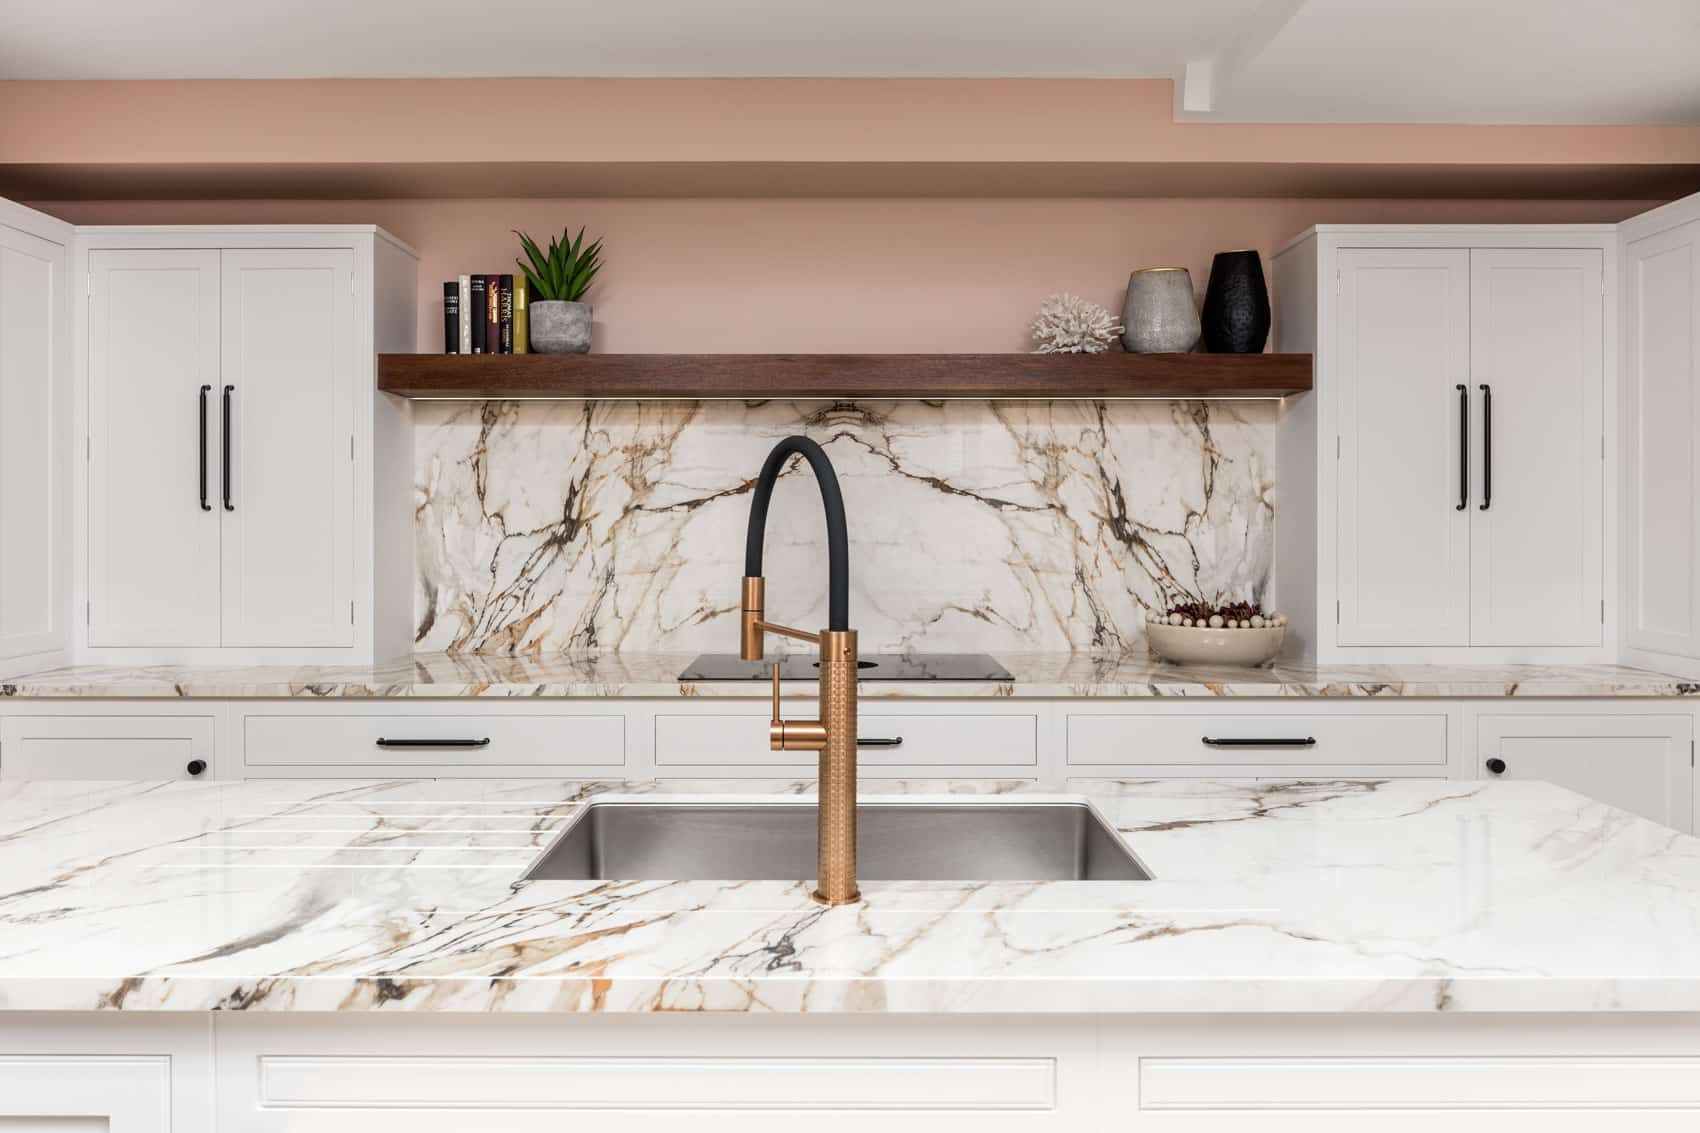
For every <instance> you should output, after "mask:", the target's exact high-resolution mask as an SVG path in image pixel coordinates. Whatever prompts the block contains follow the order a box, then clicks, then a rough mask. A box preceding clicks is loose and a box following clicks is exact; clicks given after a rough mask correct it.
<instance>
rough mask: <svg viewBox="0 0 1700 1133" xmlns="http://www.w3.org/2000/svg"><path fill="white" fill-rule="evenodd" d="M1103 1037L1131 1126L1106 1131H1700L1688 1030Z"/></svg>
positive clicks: (1616, 1020)
mask: <svg viewBox="0 0 1700 1133" xmlns="http://www.w3.org/2000/svg"><path fill="white" fill-rule="evenodd" d="M1231 1036H1232V1037H1231ZM1253 1036H1254V1037H1253ZM1103 1037H1104V1043H1103V1051H1102V1053H1103V1058H1104V1081H1105V1094H1104V1097H1103V1099H1102V1101H1103V1105H1104V1109H1105V1112H1106V1113H1118V1112H1119V1113H1120V1114H1121V1115H1122V1118H1121V1121H1120V1123H1119V1124H1110V1125H1106V1126H1104V1128H1120V1129H1126V1130H1131V1131H1140V1133H1252V1131H1256V1133H1313V1131H1316V1130H1326V1131H1329V1133H1334V1131H1339V1133H1345V1131H1347V1130H1353V1131H1357V1130H1376V1131H1378V1133H1379V1131H1381V1130H1389V1131H1394V1133H1418V1131H1421V1133H1431V1131H1432V1133H1451V1131H1460V1130H1465V1131H1471V1133H1473V1131H1475V1130H1478V1129H1480V1130H1495V1129H1516V1128H1525V1127H1527V1128H1538V1129H1541V1130H1551V1131H1555V1133H1597V1131H1599V1130H1604V1129H1611V1130H1625V1131H1645V1133H1675V1131H1677V1130H1689V1129H1693V1128H1696V1126H1697V1124H1700V1046H1697V1044H1696V1041H1695V1038H1694V1031H1693V1024H1692V1022H1691V1021H1690V1020H1689V1019H1687V1018H1685V1017H1682V1016H1672V1017H1669V1018H1657V1019H1652V1018H1649V1017H1646V1016H1640V1017H1636V1016H1618V1017H1612V1016H1610V1015H1599V1016H1579V1015H1541V1014H1535V1015H1528V1016H1521V1017H1519V1016H1497V1017H1496V1016H1481V1017H1443V1016H1421V1015H1418V1016H1403V1017H1400V1016H1397V1015H1391V1016H1389V1015H1377V1014H1373V1013H1372V1014H1367V1015H1349V1016H1332V1017H1315V1016H1307V1017H1298V1016H1264V1017H1260V1018H1249V1017H1245V1016H1239V1017H1235V1016H1215V1017H1201V1018H1194V1019H1170V1020H1164V1021H1161V1022H1158V1021H1155V1020H1149V1021H1148V1020H1140V1019H1126V1018H1124V1019H1119V1020H1111V1021H1107V1023H1106V1025H1105V1028H1104V1036H1103ZM1248 1037H1249V1041H1248Z"/></svg>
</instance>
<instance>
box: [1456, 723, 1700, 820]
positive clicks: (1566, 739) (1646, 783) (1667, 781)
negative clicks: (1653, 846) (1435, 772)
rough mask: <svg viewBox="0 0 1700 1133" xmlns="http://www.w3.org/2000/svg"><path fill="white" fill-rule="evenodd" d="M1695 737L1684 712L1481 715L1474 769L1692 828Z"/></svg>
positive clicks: (1479, 773)
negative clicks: (1547, 784) (1558, 788)
mask: <svg viewBox="0 0 1700 1133" xmlns="http://www.w3.org/2000/svg"><path fill="white" fill-rule="evenodd" d="M1693 740H1694V721H1693V719H1692V718H1691V717H1689V716H1676V715H1670V716H1564V715H1551V716H1533V715H1529V716H1525V715H1510V714H1506V715H1484V716H1481V717H1479V718H1478V720H1477V722H1476V748H1477V750H1476V755H1477V759H1476V775H1477V776H1478V777H1479V778H1483V779H1493V778H1501V779H1544V780H1546V781H1547V782H1550V783H1556V784H1558V785H1559V786H1561V787H1567V788H1569V789H1570V790H1572V791H1575V792H1577V793H1578V794H1583V795H1587V796H1588V797H1589V798H1591V799H1598V800H1599V801H1600V802H1603V803H1610V804H1611V805H1612V806H1615V807H1619V808H1621V809H1623V810H1627V811H1630V812H1631V813H1634V814H1639V815H1641V816H1642V817H1643V818H1650V819H1652V820H1653V821H1654V822H1662V823H1664V824H1665V825H1666V826H1673V827H1675V828H1676V829H1678V830H1683V831H1692V830H1693V829H1694V766H1693V758H1694V748H1693Z"/></svg>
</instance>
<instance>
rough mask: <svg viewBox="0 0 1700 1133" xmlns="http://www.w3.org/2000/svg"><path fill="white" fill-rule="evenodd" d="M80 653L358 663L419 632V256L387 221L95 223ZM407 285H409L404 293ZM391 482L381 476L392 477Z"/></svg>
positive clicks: (124, 659)
mask: <svg viewBox="0 0 1700 1133" xmlns="http://www.w3.org/2000/svg"><path fill="white" fill-rule="evenodd" d="M78 244H79V248H80V256H81V265H82V268H83V270H84V271H85V272H86V275H87V286H86V288H85V290H86V292H87V298H86V306H85V307H84V326H83V330H84V335H83V338H84V346H85V350H84V355H83V359H84V366H85V370H86V378H87V381H86V393H85V402H84V417H83V420H84V424H85V427H86V430H87V445H86V452H87V466H86V473H85V481H84V484H85V488H84V498H85V499H86V504H87V514H88V522H87V525H86V541H85V544H84V547H85V549H84V564H85V569H84V572H83V573H82V578H83V580H84V583H85V586H86V593H85V595H84V598H85V601H84V602H83V604H82V605H83V609H82V614H83V619H82V621H83V623H84V625H83V627H82V634H83V636H82V640H81V642H80V644H81V645H82V646H83V648H82V650H81V652H82V659H84V660H90V661H109V662H118V663H150V662H183V663H196V662H205V663H213V662H236V663H253V662H265V661H296V662H322V661H346V662H360V661H370V660H375V659H380V658H384V657H389V656H394V655H396V654H399V653H401V652H404V651H405V650H406V649H407V648H408V645H409V634H408V626H407V624H406V619H405V618H402V617H399V616H396V609H395V608H396V606H397V599H396V598H395V597H394V596H395V595H396V594H397V593H398V592H399V593H402V594H410V593H411V589H412V577H411V574H412V572H411V566H412V564H411V558H410V557H409V556H407V555H405V554H400V553H396V552H395V551H394V550H393V549H388V550H384V549H380V548H379V547H378V546H377V545H376V540H375V536H374V532H375V531H377V530H383V531H384V532H385V533H386V535H388V534H390V533H392V532H393V531H394V530H395V529H396V527H397V523H396V521H395V517H394V516H393V515H391V514H390V513H395V512H405V511H407V509H408V507H409V506H410V504H409V501H408V500H407V499H406V498H405V493H403V492H399V491H396V490H394V486H393V485H392V484H391V483H390V481H392V480H394V479H395V476H394V472H393V470H394V469H396V468H399V467H405V466H407V464H408V456H407V454H408V453H409V452H410V451H411V448H410V446H411V437H410V427H411V426H410V424H409V422H408V419H407V415H406V410H405V406H402V407H401V408H399V409H398V408H397V407H395V406H391V405H384V406H383V407H382V412H379V409H380V406H379V399H380V397H381V396H382V395H379V394H377V393H376V391H375V389H374V388H373V385H374V383H373V374H374V366H375V351H376V350H377V349H379V348H383V349H388V350H395V349H410V348H411V342H412V335H413V314H412V310H413V300H412V292H413V281H414V274H415V265H414V259H413V255H412V253H411V252H409V251H407V250H406V249H404V248H402V247H401V246H400V245H398V244H395V243H394V241H393V240H391V239H390V238H389V237H387V236H385V235H384V234H382V233H381V232H378V231H377V230H375V229H371V228H350V229H330V230H312V231H306V232H303V231H294V230H277V229H236V230H207V229H172V230H155V229H84V230H80V231H79V236H78ZM404 297H405V301H403V299H404ZM380 481H382V482H383V490H382V491H380V490H379V489H378V487H377V485H378V483H379V482H380Z"/></svg>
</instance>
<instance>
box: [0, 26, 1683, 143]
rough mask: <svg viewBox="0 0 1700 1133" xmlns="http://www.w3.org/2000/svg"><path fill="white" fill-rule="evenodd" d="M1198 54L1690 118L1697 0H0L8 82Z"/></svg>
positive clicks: (1090, 66) (1341, 104) (846, 71)
mask: <svg viewBox="0 0 1700 1133" xmlns="http://www.w3.org/2000/svg"><path fill="white" fill-rule="evenodd" d="M1189 63H1193V64H1198V63H1208V64H1211V68H1210V69H1211V72H1212V81H1211V83H1210V91H1209V96H1210V101H1209V105H1210V107H1211V109H1210V111H1209V112H1208V113H1204V114H1201V115H1196V117H1202V118H1206V119H1210V120H1217V121H1300V122H1306V121H1308V122H1341V121H1354V122H1412V121H1429V122H1570V123H1582V122H1622V123H1637V122H1639V123H1655V122H1700V0H477V2H475V0H283V2H273V0H265V2H260V0H48V2H46V3H43V2H42V0H0V78H14V79H107V78H144V79H155V78H321V77H339V78H341V77H379V78H397V77H436V76H442V77H457V76H482V75H527V76H533V75H586V76H662V75H665V76H866V77H876V76H878V77H890V76H954V77H988V76H990V77H998V76H1009V77H1093V78H1145V77H1163V78H1168V77H1173V78H1177V79H1178V78H1180V77H1181V76H1183V75H1184V74H1185V73H1186V71H1187V65H1188V64H1189ZM1201 71H1202V69H1201V68H1196V67H1195V70H1194V73H1195V74H1199V73H1201ZM1194 93H1195V94H1200V93H1202V92H1201V90H1199V89H1198V88H1197V87H1195V91H1194ZM1194 116H1195V115H1188V117H1194Z"/></svg>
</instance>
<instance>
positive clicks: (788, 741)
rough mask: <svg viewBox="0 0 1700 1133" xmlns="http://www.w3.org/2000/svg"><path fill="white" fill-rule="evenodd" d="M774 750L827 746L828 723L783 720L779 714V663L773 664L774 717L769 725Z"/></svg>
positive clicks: (769, 735)
mask: <svg viewBox="0 0 1700 1133" xmlns="http://www.w3.org/2000/svg"><path fill="white" fill-rule="evenodd" d="M767 746H768V748H769V749H770V750H772V751H820V750H821V749H822V748H824V747H826V725H825V724H823V723H821V722H820V721H819V720H783V719H781V718H780V716H779V663H778V662H774V665H773V719H772V720H770V721H768V725H767Z"/></svg>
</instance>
